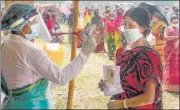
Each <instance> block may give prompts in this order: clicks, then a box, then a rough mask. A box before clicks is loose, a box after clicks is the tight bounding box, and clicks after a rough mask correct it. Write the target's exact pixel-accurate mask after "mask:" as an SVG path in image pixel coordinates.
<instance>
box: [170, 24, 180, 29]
mask: <svg viewBox="0 0 180 110" xmlns="http://www.w3.org/2000/svg"><path fill="white" fill-rule="evenodd" d="M171 26H172V27H176V28H178V27H179V24H171Z"/></svg>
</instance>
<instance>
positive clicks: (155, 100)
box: [98, 7, 162, 110]
mask: <svg viewBox="0 0 180 110" xmlns="http://www.w3.org/2000/svg"><path fill="white" fill-rule="evenodd" d="M149 21H150V19H149V15H148V12H147V11H146V10H145V9H143V8H141V7H136V8H132V9H130V10H128V11H127V12H126V13H125V15H124V28H125V29H124V38H125V40H126V42H127V45H126V46H122V47H120V48H119V49H118V51H117V53H116V66H120V68H121V69H120V70H119V74H120V82H121V85H122V88H123V90H124V92H122V93H120V94H116V95H113V96H112V97H111V100H110V101H109V103H108V104H107V106H108V109H142V110H149V109H161V107H162V105H161V104H162V96H161V94H162V91H161V88H162V85H161V84H162V63H161V58H160V56H159V54H158V52H157V51H156V50H154V49H153V48H150V45H149V43H148V42H147V41H146V36H147V35H148V34H149V25H150V23H149ZM98 86H99V88H100V89H101V91H103V90H105V89H106V83H105V81H104V80H101V81H100V82H99V84H98Z"/></svg>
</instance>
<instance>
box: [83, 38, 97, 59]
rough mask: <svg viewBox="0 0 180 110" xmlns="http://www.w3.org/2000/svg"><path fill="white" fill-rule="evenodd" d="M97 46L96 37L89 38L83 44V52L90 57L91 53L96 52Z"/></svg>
mask: <svg viewBox="0 0 180 110" xmlns="http://www.w3.org/2000/svg"><path fill="white" fill-rule="evenodd" d="M96 46H97V43H96V40H95V38H94V37H87V38H85V41H84V42H83V44H82V50H81V52H82V53H83V54H84V55H86V56H87V57H88V56H89V55H90V53H91V52H93V51H94V50H95V48H96Z"/></svg>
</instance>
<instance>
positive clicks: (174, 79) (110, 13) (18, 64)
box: [1, 4, 179, 109]
mask: <svg viewBox="0 0 180 110" xmlns="http://www.w3.org/2000/svg"><path fill="white" fill-rule="evenodd" d="M178 10H179V9H178V8H176V7H173V11H172V12H168V11H167V8H165V9H164V11H165V12H166V13H171V14H167V15H165V16H164V15H163V14H162V13H160V12H158V11H157V12H154V13H151V14H150V12H149V11H148V10H147V9H145V8H144V7H142V6H137V7H133V8H132V7H131V8H130V9H129V10H128V11H124V10H123V8H122V7H120V6H118V5H116V6H115V8H114V9H113V10H112V9H111V7H109V6H106V7H105V10H104V13H103V16H100V11H99V9H98V8H92V7H86V8H85V10H84V30H85V31H84V33H85V34H84V37H87V39H85V40H84V41H83V42H82V43H83V45H82V50H81V51H80V53H79V55H78V56H77V57H76V58H75V59H74V60H72V62H71V63H70V64H68V65H67V66H65V67H64V68H60V67H58V66H57V65H56V64H55V63H54V62H52V61H51V59H50V58H49V57H48V56H47V55H46V53H45V52H44V51H43V50H42V49H40V48H38V47H36V46H35V45H34V43H33V39H34V38H36V37H37V36H35V35H34V32H32V31H33V29H32V28H31V27H32V24H31V21H30V20H31V18H29V19H27V21H19V19H21V18H23V17H24V16H27V15H29V14H34V13H33V12H37V11H36V8H34V7H33V6H30V5H28V4H14V5H12V6H11V7H10V8H9V9H8V10H7V12H6V13H5V14H4V15H3V18H2V21H1V25H2V28H1V30H8V31H10V32H11V34H10V37H11V39H10V40H9V41H5V42H4V43H3V45H2V53H1V56H2V57H3V59H2V71H1V77H2V81H1V86H2V90H3V93H4V94H5V95H6V97H5V99H4V101H3V108H6V109H12V108H13V109H20V108H21V109H25V108H31V109H32V108H36V109H42V108H43V109H48V108H52V106H53V105H51V104H50V101H49V99H48V97H47V95H46V93H47V92H48V89H49V87H48V82H49V81H51V82H53V83H57V84H59V85H65V84H66V83H68V82H69V81H70V80H72V79H73V78H74V77H76V76H77V75H78V74H79V73H80V72H81V70H82V69H83V67H84V65H85V64H86V63H87V60H88V58H89V56H90V55H91V53H92V52H96V53H97V52H107V53H108V57H109V59H110V60H115V62H116V63H115V65H116V66H120V67H121V69H120V70H119V74H120V82H121V85H122V88H123V90H124V92H122V93H119V94H116V95H113V96H112V97H111V99H110V101H109V102H108V104H107V106H108V108H109V109H124V108H125V109H161V108H162V92H163V90H167V91H171V92H178V93H179V13H177V12H178ZM36 14H38V13H36ZM28 17H31V16H28ZM166 17H167V18H169V21H170V22H169V23H168V22H167V21H168V20H167V19H166ZM69 18H71V19H73V9H72V10H71V14H70V17H69ZM43 19H44V22H45V23H46V25H47V27H48V30H49V32H50V33H52V32H53V31H56V30H57V29H58V28H60V27H58V23H56V18H55V16H54V15H53V14H52V11H51V10H49V11H48V14H47V15H44V16H43ZM33 20H34V19H33ZM166 20H167V21H166ZM19 22H21V23H19ZM72 24H73V20H71V21H69V30H70V31H71V32H72ZM54 27H55V29H56V30H54ZM71 38H72V37H71V36H69V43H71V41H72V40H71ZM106 44H107V45H106ZM105 82H106V81H105V80H101V81H100V82H99V84H98V86H99V89H100V90H102V91H104V89H105V88H106V83H105ZM162 88H164V89H162Z"/></svg>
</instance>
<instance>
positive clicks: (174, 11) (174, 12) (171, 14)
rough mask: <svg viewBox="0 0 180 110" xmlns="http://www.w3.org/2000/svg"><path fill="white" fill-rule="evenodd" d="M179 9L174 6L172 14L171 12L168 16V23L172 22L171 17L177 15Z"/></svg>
mask: <svg viewBox="0 0 180 110" xmlns="http://www.w3.org/2000/svg"><path fill="white" fill-rule="evenodd" d="M177 9H178V8H177V7H176V6H173V7H172V12H171V13H170V14H169V16H168V21H169V22H171V21H170V19H171V17H172V16H174V15H175V14H176V10H177Z"/></svg>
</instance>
